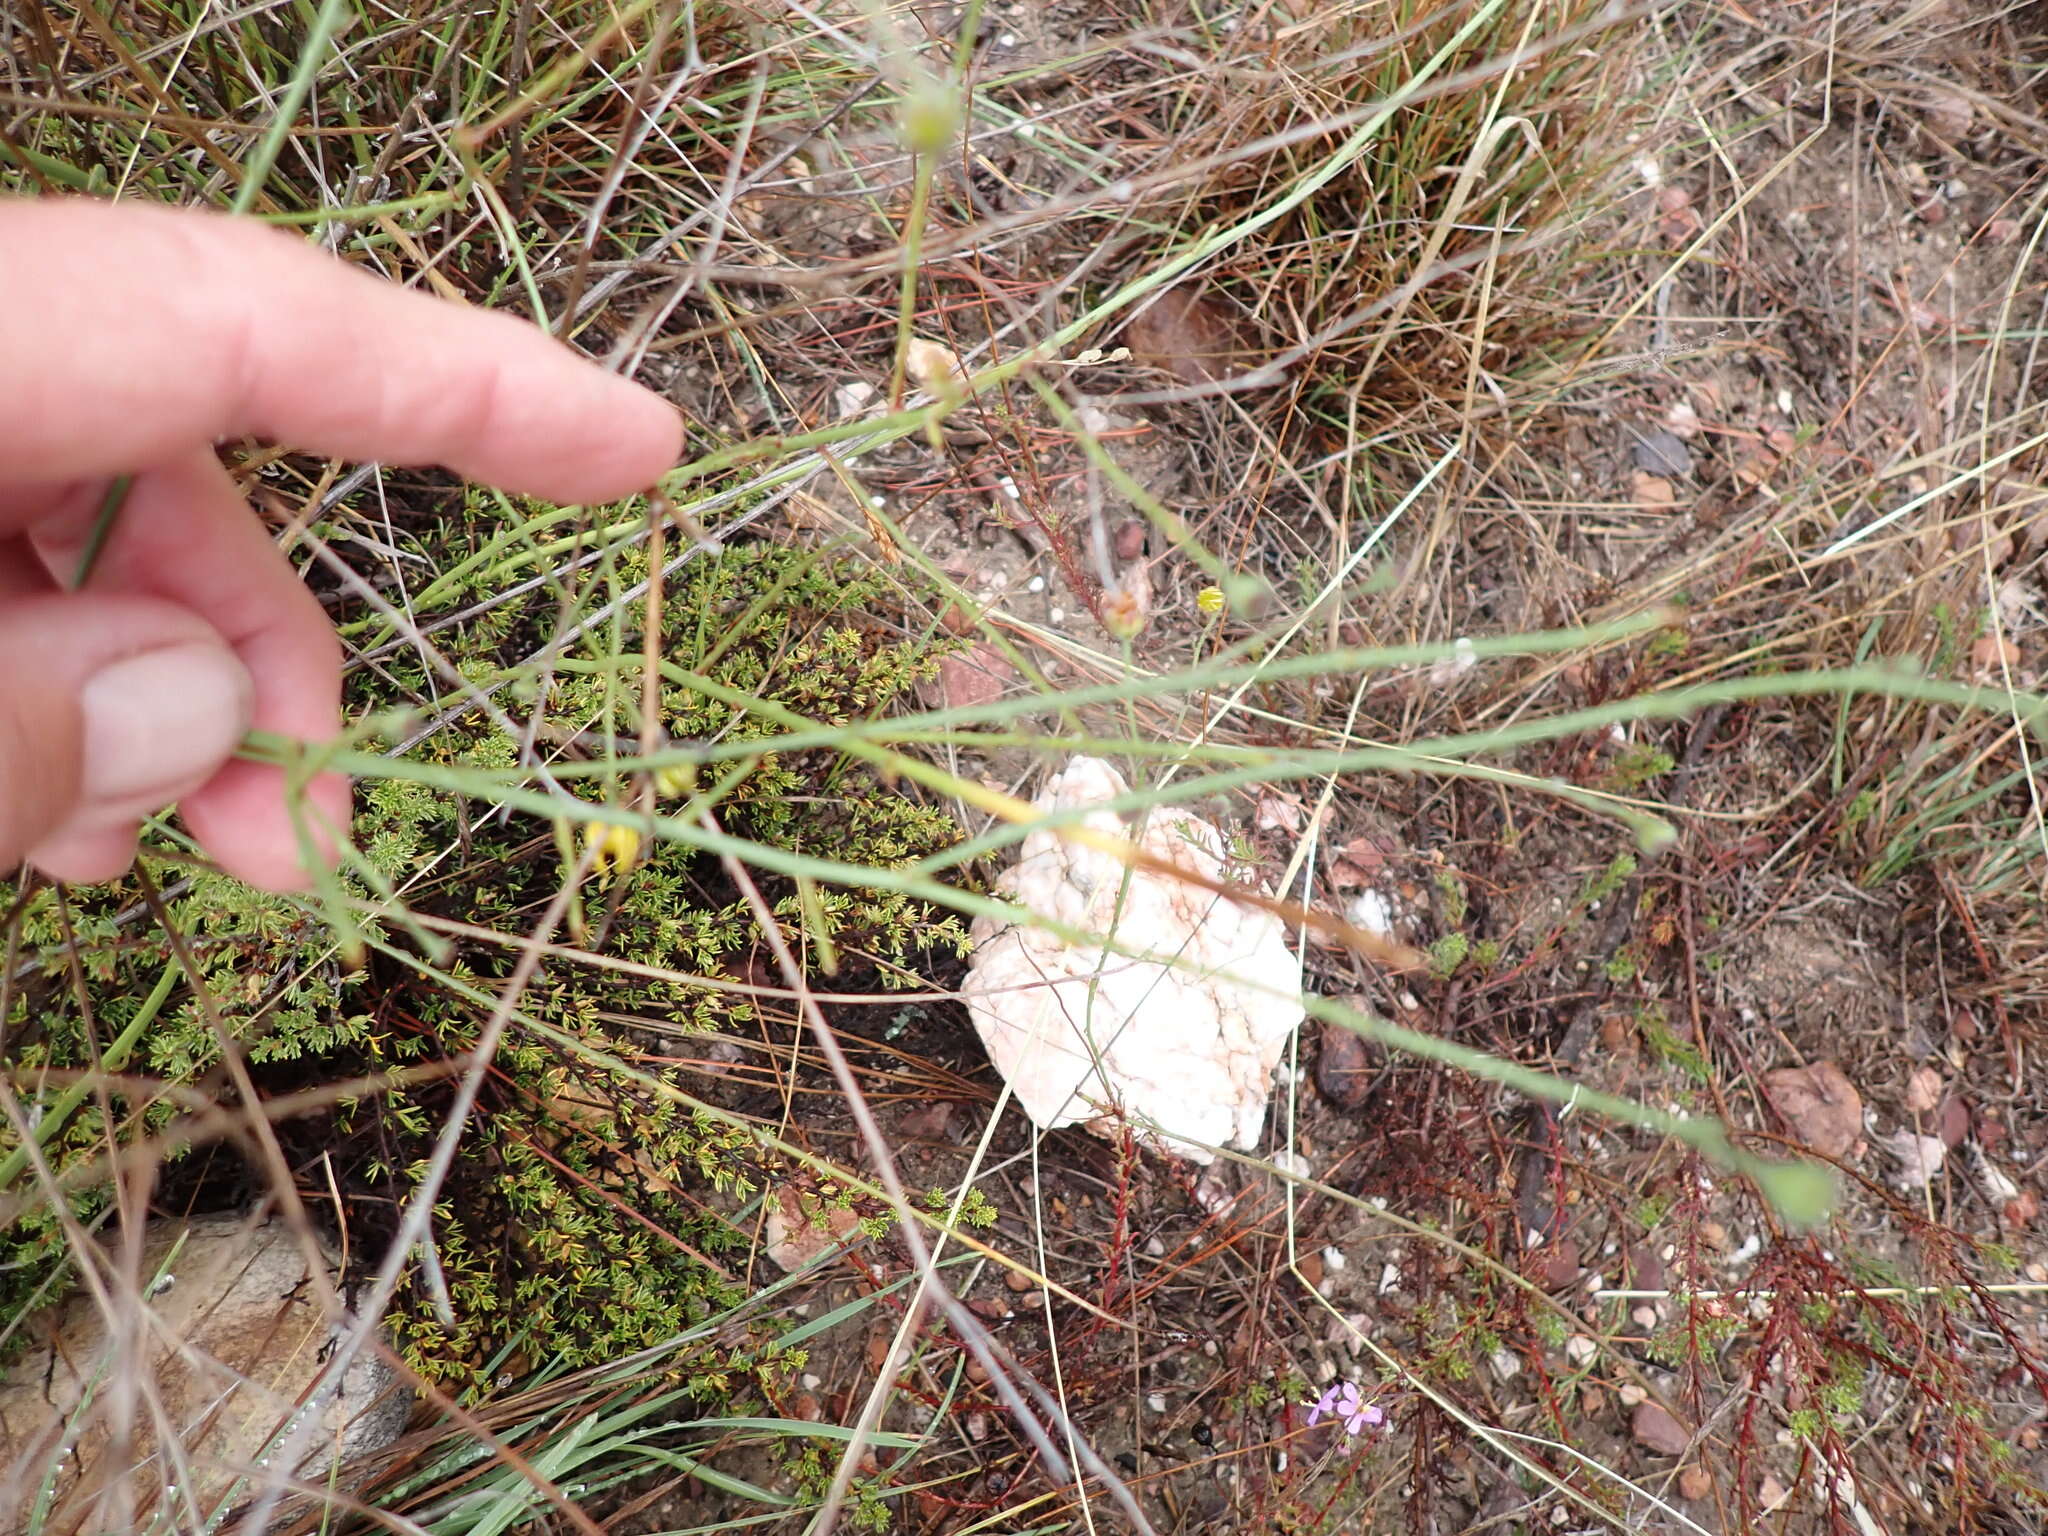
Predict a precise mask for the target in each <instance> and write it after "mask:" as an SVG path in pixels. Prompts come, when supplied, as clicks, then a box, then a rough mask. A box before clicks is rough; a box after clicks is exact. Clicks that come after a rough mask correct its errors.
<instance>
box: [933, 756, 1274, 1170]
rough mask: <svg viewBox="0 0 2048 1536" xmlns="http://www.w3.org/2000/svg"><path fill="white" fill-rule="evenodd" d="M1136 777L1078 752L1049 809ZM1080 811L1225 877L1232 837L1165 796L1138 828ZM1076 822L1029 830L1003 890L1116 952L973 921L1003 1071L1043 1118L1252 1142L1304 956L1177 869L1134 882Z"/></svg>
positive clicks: (1047, 802) (976, 999)
mask: <svg viewBox="0 0 2048 1536" xmlns="http://www.w3.org/2000/svg"><path fill="white" fill-rule="evenodd" d="M1127 789H1128V786H1127V785H1126V784H1125V783H1124V781H1123V778H1122V777H1121V776H1120V775H1119V774H1118V773H1117V771H1116V770H1115V769H1114V768H1112V767H1111V766H1110V765H1109V764H1108V763H1105V762H1103V761H1101V760H1100V759H1098V758H1092V757H1077V758H1074V759H1072V760H1071V761H1070V762H1069V763H1068V764H1067V766H1066V768H1065V769H1064V770H1063V771H1061V772H1060V773H1059V774H1057V775H1055V776H1054V777H1053V779H1052V780H1051V782H1049V783H1048V784H1047V785H1046V787H1045V791H1044V793H1042V794H1041V795H1040V796H1039V797H1038V801H1037V804H1038V807H1039V808H1040V809H1041V810H1048V811H1050V810H1068V809H1073V808H1077V807H1081V806H1087V805H1099V804H1100V803H1101V802H1103V801H1106V800H1109V799H1111V798H1112V797H1114V796H1116V795H1120V794H1123V793H1125V792H1126V790H1127ZM1084 824H1085V825H1087V826H1089V827H1092V828H1094V829H1095V830H1096V831H1098V832H1101V833H1106V834H1108V835H1110V836H1112V837H1116V838H1118V839H1129V840H1132V841H1134V842H1135V845H1136V846H1137V847H1138V848H1139V849H1141V850H1142V851H1143V852H1145V853H1146V854H1149V855H1151V856H1153V857H1155V858H1157V859H1160V860H1163V861H1165V862H1168V863H1172V864H1175V865H1177V866H1179V867H1180V868H1183V869H1187V870H1190V871H1193V872H1195V873H1197V874H1200V875H1202V876H1205V877H1207V878H1208V879H1210V880H1220V879H1222V878H1223V876H1224V859H1223V839H1222V836H1221V834H1220V833H1218V832H1217V830H1216V828H1214V827H1213V826H1211V825H1210V824H1209V823H1208V822H1206V821H1203V820H1202V819H1201V818H1200V817H1198V816H1194V815H1191V814H1190V813H1188V812H1186V811H1183V810H1177V809H1174V808H1171V807H1159V808H1155V809H1154V810H1152V811H1151V812H1150V813H1149V814H1148V815H1147V816H1146V817H1145V820H1144V825H1143V827H1142V828H1139V829H1134V828H1133V827H1131V826H1128V825H1126V824H1125V823H1124V821H1123V820H1122V818H1121V817H1119V816H1118V815H1117V814H1116V813H1115V812H1113V811H1107V810H1097V811H1094V812H1091V813H1090V814H1089V815H1088V816H1087V818H1086V820H1085V823H1084ZM1063 830H1064V828H1059V829H1055V828H1045V827H1040V828H1037V829H1035V830H1033V831H1032V832H1030V833H1029V834H1027V835H1026V837H1025V838H1024V846H1023V850H1022V856H1021V857H1020V858H1019V860H1018V862H1017V864H1016V866H1015V867H1014V868H1012V869H1010V870H1009V871H1008V872H1007V873H1005V874H1004V875H1003V876H1002V878H1001V879H1000V880H998V881H997V883H996V893H997V894H998V895H1000V896H1003V897H1006V898H1008V899H1011V900H1013V901H1015V902H1017V903H1018V904H1019V905H1021V906H1024V907H1026V908H1028V909H1029V910H1030V911H1031V912H1033V913H1035V914H1038V915H1039V916H1041V917H1044V918H1046V919H1048V920H1050V921H1053V922H1056V923H1059V924H1061V925H1063V926H1065V927H1066V928H1068V929H1072V930H1079V931H1081V932H1083V933H1090V934H1099V935H1107V936H1111V937H1112V939H1113V942H1114V945H1115V947H1114V948H1113V949H1111V948H1105V947H1104V946H1103V945H1101V944H1088V943H1083V944H1075V943H1070V942H1069V941H1068V940H1067V939H1066V938H1063V937H1060V936H1058V935H1056V934H1052V933H1048V932H1045V931H1044V930H1043V929H1040V928H1036V927H1018V926H1011V925H1006V924H1001V923H998V922H997V921H995V920H994V919H991V918H987V917H983V918H978V919H976V921H975V924H974V940H975V949H974V958H973V962H972V965H971V967H970V969H969V971H968V977H967V981H966V984H965V986H964V987H963V989H962V991H963V995H964V996H965V997H966V999H967V1005H968V1008H969V1010H970V1011H971V1012H972V1014H973V1016H974V1026H975V1029H976V1030H977V1031H978V1032H979V1033H980V1035H981V1040H982V1044H983V1045H984V1046H986V1047H987V1048H988V1053H989V1057H990V1059H991V1060H992V1061H994V1063H995V1066H996V1070H997V1071H998V1072H1000V1073H1002V1075H1003V1077H1004V1078H1005V1080H1007V1081H1008V1082H1009V1084H1010V1087H1011V1089H1012V1091H1013V1092H1014V1093H1015V1094H1016V1096H1017V1101H1018V1103H1020V1104H1022V1105H1023V1107H1024V1112H1025V1113H1026V1114H1028V1115H1029V1116H1030V1117H1031V1119H1032V1121H1033V1123H1035V1124H1037V1125H1039V1126H1042V1127H1044V1128H1045V1129H1047V1130H1056V1129H1058V1128H1059V1127H1061V1126H1065V1125H1073V1124H1076V1123H1079V1122H1084V1121H1085V1122H1090V1123H1091V1124H1092V1126H1093V1127H1094V1128H1097V1129H1102V1130H1107V1129H1109V1128H1110V1125H1111V1124H1113V1122H1114V1119H1115V1117H1117V1116H1118V1115H1121V1116H1122V1118H1123V1119H1125V1120H1126V1121H1128V1122H1129V1123H1130V1124H1131V1125H1132V1126H1133V1127H1135V1128H1136V1129H1137V1130H1138V1131H1139V1133H1140V1135H1141V1136H1142V1137H1143V1139H1144V1140H1145V1141H1146V1142H1147V1143H1148V1144H1149V1145H1151V1146H1153V1147H1154V1148H1156V1149H1158V1150H1160V1151H1165V1152H1170V1153H1173V1154H1175V1155H1177V1156H1181V1157H1186V1158H1189V1159H1192V1160H1193V1161H1195V1162H1198V1163H1207V1162H1209V1161H1211V1159H1212V1156H1213V1154H1212V1153H1210V1152H1209V1151H1207V1150H1206V1149H1205V1148H1203V1147H1200V1146H1190V1145H1188V1144H1187V1141H1184V1140H1180V1139H1177V1138H1183V1137H1184V1138H1188V1139H1190V1140H1193V1141H1196V1142H1207V1143H1209V1144H1211V1145H1216V1146H1236V1147H1244V1148H1250V1147H1253V1146H1256V1145H1257V1143H1258V1139H1259V1131H1260V1128H1261V1127H1262V1126H1263V1125H1264V1124H1265V1118H1266V1100H1267V1098H1268V1097H1269V1096H1270V1094H1271V1093H1272V1088H1273V1069H1274V1067H1275V1066H1276V1065H1277V1064H1278V1062H1279V1060H1280V1053H1281V1051H1282V1050H1283V1049H1285V1047H1286V1044H1287V1037H1288V1035H1290V1034H1291V1033H1293V1031H1294V1028H1295V1026H1296V1025H1298V1024H1299V1023H1300V1022H1301V1018H1302V1006H1301V962H1300V960H1299V959H1298V957H1297V956H1296V955H1295V953H1294V951H1293V950H1292V949H1291V948H1290V947H1289V945H1288V942H1287V931H1286V928H1285V927H1284V926H1283V925H1282V923H1281V921H1280V919H1278V918H1277V917H1275V916H1273V915H1272V914H1271V913H1269V912H1266V911H1263V910H1261V909H1259V908H1257V907H1251V906H1246V905H1243V904H1242V903H1239V902H1235V901H1231V900H1229V899H1228V898H1225V897H1222V896H1218V895H1216V894H1215V893H1214V892H1212V891H1209V890H1205V889H1203V888H1202V887H1200V886H1197V885H1191V884H1188V883H1187V882H1185V881H1181V880H1177V879H1174V878H1173V877H1172V876H1170V875H1167V874H1164V873H1160V872H1156V871H1153V870H1149V869H1132V870H1130V872H1129V878H1128V881H1126V878H1125V866H1124V864H1123V863H1122V861H1121V860H1119V859H1118V858H1117V857H1116V855H1115V854H1114V853H1112V852H1109V851H1107V850H1105V849H1099V848H1091V847H1087V846H1084V845H1081V844H1078V843H1075V842H1071V841H1068V840H1067V839H1066V838H1064V837H1063V836H1062V832H1063ZM1139 955H1142V956H1146V957H1148V958H1144V959H1138V958H1133V956H1139Z"/></svg>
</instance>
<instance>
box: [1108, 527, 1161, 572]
mask: <svg viewBox="0 0 2048 1536" xmlns="http://www.w3.org/2000/svg"><path fill="white" fill-rule="evenodd" d="M1151 531H1152V530H1151V525H1150V524H1148V523H1147V522H1146V521H1145V519H1143V518H1142V517H1127V518H1125V519H1124V520H1123V522H1122V523H1120V524H1119V525H1118V526H1117V530H1116V542H1115V546H1114V547H1115V549H1116V557H1117V559H1119V560H1121V561H1123V562H1124V563H1125V564H1127V565H1128V564H1129V563H1130V562H1131V561H1133V560H1137V559H1141V558H1143V556H1144V553H1145V538H1146V535H1148V534H1149V533H1150V532H1151Z"/></svg>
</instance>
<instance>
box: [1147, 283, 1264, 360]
mask: <svg viewBox="0 0 2048 1536" xmlns="http://www.w3.org/2000/svg"><path fill="white" fill-rule="evenodd" d="M1124 344H1125V345H1126V346H1128V347H1129V348H1130V349H1131V355H1132V356H1133V357H1135V358H1136V359H1137V360H1138V361H1139V362H1141V363H1144V364H1146V365H1147V366H1148V367H1152V368H1161V369H1164V370H1165V371H1166V372H1168V373H1170V374H1172V375H1173V376H1174V377H1175V378H1176V379H1179V380H1180V381H1181V383H1183V384H1207V383H1211V382H1213V381H1215V380H1217V379H1230V378H1235V377H1237V375H1239V374H1241V373H1244V372H1246V371H1248V370H1249V368H1250V367H1251V362H1252V359H1251V356H1250V354H1249V353H1248V352H1247V350H1246V349H1245V347H1244V344H1243V341H1242V339H1241V338H1240V336H1239V335H1238V328H1237V320H1236V317H1235V316H1234V315H1233V314H1232V313H1231V312H1230V310H1228V309H1226V308H1225V307H1224V306H1223V305H1222V304H1219V303H1218V302H1217V301H1216V300H1214V299H1211V298H1207V297H1204V296H1203V295H1202V294H1201V293H1199V292H1197V291H1196V290H1195V289H1194V288H1193V287H1191V286H1183V287H1179V288H1171V289H1168V290H1167V291H1166V292H1165V293H1164V294H1161V295H1160V297H1159V298H1158V300H1157V301H1156V302H1154V303H1153V304H1151V305H1150V306H1148V307H1147V308H1146V309H1145V311H1144V312H1143V313H1142V314H1140V315H1138V316H1137V317H1136V318H1135V319H1133V320H1132V321H1131V323H1130V326H1129V327H1128V328H1127V329H1126V330H1125V332H1124Z"/></svg>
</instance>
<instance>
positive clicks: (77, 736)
mask: <svg viewBox="0 0 2048 1536" xmlns="http://www.w3.org/2000/svg"><path fill="white" fill-rule="evenodd" d="M252 700H253V689H252V686H251V684H250V681H249V674H248V672H247V670H246V669H245V668H244V667H243V666H242V663H241V661H240V660H239V659H238V658H237V657H236V655H235V653H234V652H233V651H232V650H230V649H229V648H228V645H227V643H226V642H225V641H223V640H222V639H221V637H220V636H219V634H217V633H216V632H215V631H214V630H213V628H212V627H211V626H210V625H208V624H207V623H206V622H205V621H204V620H202V619H200V618H199V617H198V616H197V615H196V614H193V613H192V612H190V611H189V610H187V609H184V608H180V607H178V606H177V605H176V604H175V603H167V602H164V601H162V600H160V599H157V598H150V597H136V596H121V595H112V594H107V595H94V594H91V593H78V594H56V593H51V594H42V595H37V596H34V597H28V598H13V599H9V600H7V601H6V602H5V603H4V605H0V869H11V868H13V867H14V866H15V865H17V864H19V863H20V862H21V861H22V860H23V859H28V860H29V861H30V862H32V863H34V864H35V865H36V866H37V867H38V868H39V869H41V870H42V871H43V872H44V873H46V874H48V875H51V876H53V877H55V878H57V879H59V880H70V881H81V882H82V881H94V880H110V879H112V878H114V877H115V876H116V875H119V874H120V873H122V872H123V871H124V870H126V869H127V867H128V865H129V864H130V862H131V861H132V860H133V859H134V857H135V831H136V822H137V821H138V820H139V819H140V818H141V817H143V816H145V815H148V814H150V813H152V812H155V811H159V810H162V809H163V808H164V807H165V806H167V805H170V804H172V803H174V802H175V801H177V800H179V799H180V798H182V797H183V796H185V795H187V794H190V793H191V792H192V791H193V790H195V789H197V788H198V787H199V786H200V785H202V784H204V783H206V781H207V780H209V779H211V778H212V777H213V776H214V774H215V773H216V772H218V771H219V769H220V766H221V765H222V764H223V763H225V762H226V761H227V760H228V758H229V757H230V756H231V755H232V754H233V752H234V750H235V747H236V745H237V743H239V742H240V741H241V739H242V736H243V733H244V732H246V731H247V730H248V728H249V718H250V710H251V706H252Z"/></svg>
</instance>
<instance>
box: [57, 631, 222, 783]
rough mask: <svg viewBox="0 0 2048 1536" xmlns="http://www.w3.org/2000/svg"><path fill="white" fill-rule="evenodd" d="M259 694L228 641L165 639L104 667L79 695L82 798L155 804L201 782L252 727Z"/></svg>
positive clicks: (211, 775)
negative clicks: (82, 722)
mask: <svg viewBox="0 0 2048 1536" xmlns="http://www.w3.org/2000/svg"><path fill="white" fill-rule="evenodd" d="M254 700H255V688H254V686H253V685H252V684H251V683H250V681H249V672H248V669H247V668H246V667H244V666H243V665H242V663H241V661H240V660H239V659H238V658H237V657H236V656H235V653H234V652H233V651H231V650H229V649H228V648H227V647H226V646H224V645H210V644H206V643H204V642H200V643H197V644H188V645H173V646H167V647H166V648H165V649H163V650H160V651H145V652H144V653H143V654H142V655H140V656H130V657H128V658H127V659H125V660H123V661H117V662H114V663H113V664H112V665H111V666H107V667H103V668H101V669H100V670H99V671H98V672H96V673H94V674H93V676H92V677H91V678H90V679H89V680H88V681H87V682H86V685H85V691H84V694H83V695H82V697H81V700H80V708H81V710H82V712H83V714H84V718H85V740H84V743H83V750H84V762H83V764H82V768H83V774H84V780H85V782H84V786H83V788H84V793H83V795H82V797H81V798H82V799H83V800H84V802H85V804H87V805H89V806H93V807H95V808H98V807H105V808H108V809H112V808H114V807H115V806H117V805H120V804H122V803H123V802H127V801H142V802H147V804H148V808H149V809H155V808H157V807H159V806H163V805H168V804H169V803H170V802H171V801H173V800H175V799H177V798H178V797H179V796H181V795H183V794H185V793H187V792H188V791H190V790H194V789H197V788H198V787H199V786H200V785H201V784H203V783H205V782H206V781H207V780H208V779H210V778H212V777H213V774H214V772H215V770H216V769H218V768H219V767H220V765H221V764H222V763H224V762H226V761H227V759H228V756H229V754H231V753H232V752H233V751H234V750H235V745H236V743H238V742H239V741H240V740H241V739H242V736H243V734H244V733H245V732H247V730H248V729H249V717H250V712H251V709H252V707H253V704H254Z"/></svg>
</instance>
